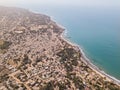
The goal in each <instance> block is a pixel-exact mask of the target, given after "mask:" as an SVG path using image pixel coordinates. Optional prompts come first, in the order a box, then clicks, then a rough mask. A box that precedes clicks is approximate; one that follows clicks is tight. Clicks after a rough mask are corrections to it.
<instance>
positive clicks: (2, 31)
mask: <svg viewBox="0 0 120 90" xmlns="http://www.w3.org/2000/svg"><path fill="white" fill-rule="evenodd" d="M63 31H64V29H63V28H61V27H60V26H59V25H57V23H56V22H54V21H52V20H51V18H50V17H49V16H46V15H43V14H38V13H33V12H30V11H28V10H25V9H20V8H13V7H0V90H120V84H119V83H117V82H115V81H114V80H113V79H111V78H109V77H107V75H104V74H102V73H100V72H99V71H97V70H96V69H94V68H92V66H91V65H89V64H90V63H85V61H84V58H82V57H83V54H82V52H81V50H80V49H79V48H78V47H77V46H74V45H73V44H71V43H69V42H68V41H66V40H65V39H64V38H63V37H62V33H63Z"/></svg>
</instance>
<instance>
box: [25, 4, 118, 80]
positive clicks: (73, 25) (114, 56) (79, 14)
mask: <svg viewBox="0 0 120 90" xmlns="http://www.w3.org/2000/svg"><path fill="white" fill-rule="evenodd" d="M26 7H27V8H30V9H31V10H32V11H36V12H40V13H44V14H47V15H49V16H52V18H53V19H54V20H56V21H57V22H58V23H60V24H61V25H63V26H64V27H66V29H67V32H68V33H67V36H68V37H69V39H70V40H71V41H72V42H74V43H76V44H78V45H80V46H81V47H82V48H83V50H84V52H85V54H86V56H87V57H88V58H89V59H90V60H91V62H93V63H94V64H95V65H97V66H98V67H99V68H100V69H102V70H104V71H105V72H106V73H108V74H110V75H112V76H114V77H116V78H117V79H119V80H120V9H112V8H85V7H84V8H83V7H82V8H81V7H79V8H78V7H74V8H69V7H61V8H60V7H53V6H51V7H42V6H26Z"/></svg>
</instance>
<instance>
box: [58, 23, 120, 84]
mask: <svg viewBox="0 0 120 90" xmlns="http://www.w3.org/2000/svg"><path fill="white" fill-rule="evenodd" d="M58 26H60V27H61V26H62V25H58ZM62 28H64V27H63V26H62ZM66 35H67V31H66V29H65V30H64V31H63V33H62V34H61V38H62V39H63V40H64V41H66V42H67V43H68V44H70V45H72V46H73V47H76V48H77V49H79V50H80V53H81V54H82V56H81V60H82V61H83V62H84V63H85V64H86V65H88V66H89V67H90V68H91V69H92V70H93V71H95V72H96V73H97V74H99V75H100V76H101V77H105V78H106V80H108V81H111V82H114V83H115V84H117V85H118V86H120V80H118V79H116V78H115V77H113V76H110V75H108V74H107V73H105V72H104V71H102V70H100V69H99V68H98V67H97V66H95V65H94V64H93V63H91V61H90V60H89V59H88V58H87V56H86V55H85V53H84V52H83V50H82V48H81V47H80V45H77V44H76V43H73V42H71V41H70V40H69V39H68V38H66Z"/></svg>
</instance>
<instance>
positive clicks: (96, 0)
mask: <svg viewBox="0 0 120 90" xmlns="http://www.w3.org/2000/svg"><path fill="white" fill-rule="evenodd" d="M18 4H21V5H22V4H24V5H25V4H30V5H31V4H33V5H35V4H37V5H38V4H39V5H72V6H73V5H74V6H97V7H120V0H0V5H5V6H17V5H18Z"/></svg>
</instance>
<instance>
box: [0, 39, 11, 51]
mask: <svg viewBox="0 0 120 90" xmlns="http://www.w3.org/2000/svg"><path fill="white" fill-rule="evenodd" d="M11 44H12V43H11V42H8V41H3V40H0V49H1V50H3V49H8V47H9V46H10V45H11Z"/></svg>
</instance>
